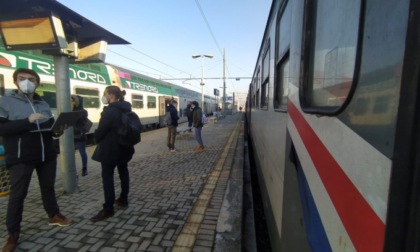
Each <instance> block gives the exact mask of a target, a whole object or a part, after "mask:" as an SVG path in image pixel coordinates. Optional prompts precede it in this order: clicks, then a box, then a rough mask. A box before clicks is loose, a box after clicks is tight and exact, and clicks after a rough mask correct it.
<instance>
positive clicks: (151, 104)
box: [147, 96, 156, 108]
mask: <svg viewBox="0 0 420 252" xmlns="http://www.w3.org/2000/svg"><path fill="white" fill-rule="evenodd" d="M147 108H156V97H154V96H147Z"/></svg>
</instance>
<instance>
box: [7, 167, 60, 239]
mask: <svg viewBox="0 0 420 252" xmlns="http://www.w3.org/2000/svg"><path fill="white" fill-rule="evenodd" d="M34 170H36V173H37V175H38V181H39V187H40V189H41V196H42V203H43V205H44V209H45V211H46V212H47V214H48V216H49V217H52V216H54V215H55V214H56V213H58V212H59V208H58V204H57V199H56V197H55V189H54V185H55V177H56V171H57V160H56V159H53V160H49V161H45V162H42V163H38V164H16V165H13V166H11V167H10V168H9V176H10V183H11V187H10V188H11V190H10V196H9V204H8V205H7V217H6V226H7V231H9V233H14V232H20V223H21V221H22V214H23V202H24V200H25V198H26V195H27V194H28V188H29V184H30V182H31V177H32V173H33V171H34Z"/></svg>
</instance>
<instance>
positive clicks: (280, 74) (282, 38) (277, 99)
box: [273, 2, 292, 111]
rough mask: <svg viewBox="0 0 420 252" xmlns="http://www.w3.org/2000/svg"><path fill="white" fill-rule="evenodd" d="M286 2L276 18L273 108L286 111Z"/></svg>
mask: <svg viewBox="0 0 420 252" xmlns="http://www.w3.org/2000/svg"><path fill="white" fill-rule="evenodd" d="M290 8H291V7H290V4H289V3H288V2H287V3H286V6H285V7H284V8H283V9H281V15H279V19H278V20H277V22H278V24H277V31H276V33H277V34H276V73H275V74H276V77H275V82H274V83H275V84H274V97H273V98H274V99H273V106H274V109H278V110H280V111H287V99H288V90H289V48H290V30H291V17H292V15H291V9H290Z"/></svg>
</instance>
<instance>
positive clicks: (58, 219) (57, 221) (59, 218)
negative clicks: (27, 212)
mask: <svg viewBox="0 0 420 252" xmlns="http://www.w3.org/2000/svg"><path fill="white" fill-rule="evenodd" d="M72 223H73V222H72V221H71V220H70V219H67V218H66V217H65V216H64V215H62V214H61V213H56V214H55V215H54V216H53V217H50V218H48V225H50V226H54V225H57V226H60V227H67V226H68V225H70V224H72Z"/></svg>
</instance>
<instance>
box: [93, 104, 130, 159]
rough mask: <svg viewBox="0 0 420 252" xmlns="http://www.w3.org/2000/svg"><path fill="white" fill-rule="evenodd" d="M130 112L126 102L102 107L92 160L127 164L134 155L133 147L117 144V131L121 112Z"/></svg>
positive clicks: (120, 123)
mask: <svg viewBox="0 0 420 252" xmlns="http://www.w3.org/2000/svg"><path fill="white" fill-rule="evenodd" d="M129 111H131V104H130V103H129V102H126V101H121V102H113V103H111V104H109V106H107V107H104V110H103V111H102V113H101V119H100V120H99V125H98V128H97V129H96V130H95V133H94V137H95V141H96V144H97V145H96V149H95V151H94V153H93V155H92V159H93V160H95V161H98V162H101V163H104V164H109V165H119V164H126V163H128V162H129V161H130V160H131V158H132V157H133V154H134V147H133V146H129V147H124V146H122V145H120V144H118V129H119V128H120V127H121V126H122V122H121V116H122V113H123V112H129Z"/></svg>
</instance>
